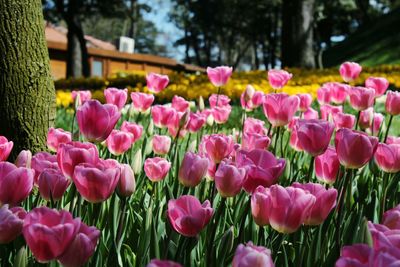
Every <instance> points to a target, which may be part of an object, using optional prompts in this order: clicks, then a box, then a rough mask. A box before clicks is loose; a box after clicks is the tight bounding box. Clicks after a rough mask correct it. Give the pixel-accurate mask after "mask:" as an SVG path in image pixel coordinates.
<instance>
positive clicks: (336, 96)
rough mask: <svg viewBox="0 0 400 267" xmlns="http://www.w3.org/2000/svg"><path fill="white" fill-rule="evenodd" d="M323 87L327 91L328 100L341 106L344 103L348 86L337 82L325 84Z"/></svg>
mask: <svg viewBox="0 0 400 267" xmlns="http://www.w3.org/2000/svg"><path fill="white" fill-rule="evenodd" d="M324 87H326V88H328V89H329V93H330V100H331V101H332V102H333V103H335V104H343V103H344V102H345V101H346V98H347V95H348V91H349V90H350V89H351V88H350V86H349V85H347V84H344V83H338V82H329V83H325V84H324Z"/></svg>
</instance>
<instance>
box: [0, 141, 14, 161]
mask: <svg viewBox="0 0 400 267" xmlns="http://www.w3.org/2000/svg"><path fill="white" fill-rule="evenodd" d="M13 146H14V143H13V141H8V140H7V138H5V137H4V136H0V161H4V160H7V159H8V156H9V155H10V153H11V150H12V148H13Z"/></svg>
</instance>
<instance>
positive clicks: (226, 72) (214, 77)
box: [207, 66, 232, 87]
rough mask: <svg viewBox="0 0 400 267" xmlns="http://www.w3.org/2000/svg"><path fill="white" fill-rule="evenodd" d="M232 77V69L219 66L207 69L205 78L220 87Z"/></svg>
mask: <svg viewBox="0 0 400 267" xmlns="http://www.w3.org/2000/svg"><path fill="white" fill-rule="evenodd" d="M231 75H232V67H227V66H220V67H216V68H210V67H207V76H208V79H209V80H210V82H211V83H212V84H213V85H214V86H216V87H220V86H223V85H225V84H226V83H227V82H228V80H229V78H230V77H231Z"/></svg>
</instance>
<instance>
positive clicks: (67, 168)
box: [32, 142, 99, 178]
mask: <svg viewBox="0 0 400 267" xmlns="http://www.w3.org/2000/svg"><path fill="white" fill-rule="evenodd" d="M98 161H99V151H98V150H97V147H96V146H95V145H94V144H92V143H86V142H85V143H81V142H70V143H67V144H61V145H60V146H59V147H58V150H57V163H58V167H59V168H60V170H61V172H62V173H63V174H64V175H65V176H66V177H67V178H72V175H73V174H74V169H75V166H76V165H78V164H80V163H89V164H93V165H96V164H97V162H98ZM32 168H33V160H32Z"/></svg>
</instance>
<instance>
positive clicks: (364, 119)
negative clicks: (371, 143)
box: [358, 107, 374, 130]
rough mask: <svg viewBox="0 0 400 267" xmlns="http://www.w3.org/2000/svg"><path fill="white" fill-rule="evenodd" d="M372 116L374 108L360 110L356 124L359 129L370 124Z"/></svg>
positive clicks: (365, 127) (363, 128)
mask: <svg viewBox="0 0 400 267" xmlns="http://www.w3.org/2000/svg"><path fill="white" fill-rule="evenodd" d="M373 116H374V108H372V107H371V108H367V109H366V110H363V111H361V112H360V118H359V120H358V126H359V127H360V129H362V130H365V129H367V128H368V127H370V126H371V125H372V118H373Z"/></svg>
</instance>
